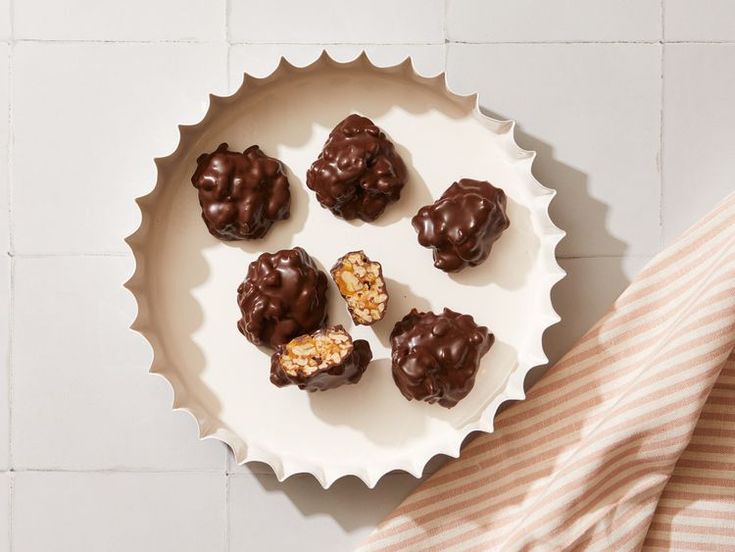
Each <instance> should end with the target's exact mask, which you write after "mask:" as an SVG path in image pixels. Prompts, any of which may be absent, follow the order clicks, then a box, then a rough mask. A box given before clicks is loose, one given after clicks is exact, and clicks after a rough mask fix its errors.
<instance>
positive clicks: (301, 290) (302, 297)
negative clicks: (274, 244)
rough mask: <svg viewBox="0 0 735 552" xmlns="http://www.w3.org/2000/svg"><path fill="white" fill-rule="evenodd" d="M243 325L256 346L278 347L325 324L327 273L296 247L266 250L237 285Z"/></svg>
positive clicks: (239, 322)
mask: <svg viewBox="0 0 735 552" xmlns="http://www.w3.org/2000/svg"><path fill="white" fill-rule="evenodd" d="M237 304H238V305H239V306H240V311H241V313H242V318H240V320H239V321H238V322H237V327H238V329H239V330H240V331H241V332H242V333H243V335H245V337H247V338H248V339H249V340H250V341H252V342H253V343H255V344H256V345H268V346H270V347H276V346H277V345H280V344H282V343H286V342H288V341H290V340H291V339H293V338H294V337H297V336H299V335H303V334H307V333H310V332H312V331H314V330H316V329H318V328H320V327H321V326H323V325H324V323H325V322H326V319H327V276H326V274H324V272H322V271H321V270H319V268H318V267H317V266H316V264H315V263H314V261H313V260H312V258H311V257H309V254H308V253H307V252H306V251H304V250H303V249H301V248H300V247H295V248H293V249H283V250H281V251H278V252H277V253H263V254H262V255H260V256H259V257H258V258H257V259H256V260H255V261H253V262H252V263H250V266H249V267H248V274H247V277H246V278H245V281H244V282H243V283H242V284H240V287H238V288H237Z"/></svg>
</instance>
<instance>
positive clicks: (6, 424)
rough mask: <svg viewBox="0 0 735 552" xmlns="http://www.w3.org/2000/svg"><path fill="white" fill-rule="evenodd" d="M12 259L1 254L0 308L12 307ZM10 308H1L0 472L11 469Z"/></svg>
mask: <svg viewBox="0 0 735 552" xmlns="http://www.w3.org/2000/svg"><path fill="white" fill-rule="evenodd" d="M10 265H11V259H10V257H9V256H7V255H6V254H4V253H0V306H6V307H9V306H10V270H11V267H10ZM9 377H10V308H0V471H4V470H7V469H8V468H9V467H10V404H9V400H8V399H9V394H8V391H9V388H8V380H9Z"/></svg>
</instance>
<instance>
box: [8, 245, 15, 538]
mask: <svg viewBox="0 0 735 552" xmlns="http://www.w3.org/2000/svg"><path fill="white" fill-rule="evenodd" d="M9 303H10V305H9V308H8V315H9V316H8V356H7V358H8V373H7V386H8V469H9V471H10V489H9V493H8V494H9V497H8V502H9V504H8V540H9V543H10V545H9V549H8V550H9V551H10V552H12V550H13V504H14V500H15V474H14V473H13V472H14V461H13V379H14V378H13V342H14V341H15V340H14V339H13V335H14V329H15V258H14V257H10V301H9Z"/></svg>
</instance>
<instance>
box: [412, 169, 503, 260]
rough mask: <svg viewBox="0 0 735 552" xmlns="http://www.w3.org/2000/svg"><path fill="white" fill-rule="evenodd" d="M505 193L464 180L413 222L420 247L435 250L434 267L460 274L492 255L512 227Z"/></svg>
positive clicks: (475, 181)
mask: <svg viewBox="0 0 735 552" xmlns="http://www.w3.org/2000/svg"><path fill="white" fill-rule="evenodd" d="M505 207H506V197H505V192H503V190H501V189H500V188H496V187H495V186H493V185H492V184H490V183H489V182H485V181H480V180H472V179H469V178H463V179H462V180H460V181H458V182H455V183H454V184H452V185H451V186H450V187H449V188H447V190H446V191H445V192H444V193H443V194H442V196H441V197H440V198H439V199H438V200H436V201H435V202H434V203H432V204H431V205H426V206H424V207H421V209H419V211H418V213H416V215H415V216H414V217H413V219H411V223H412V224H413V227H414V228H415V229H416V231H417V232H418V239H419V243H420V244H421V245H423V246H424V247H429V248H431V249H432V250H433V256H434V266H435V267H436V268H438V269H440V270H443V271H445V272H457V271H459V270H462V269H463V268H466V267H468V266H476V265H478V264H480V263H481V262H483V261H484V260H485V259H487V257H488V255H490V250H491V249H492V246H493V243H494V242H495V241H496V240H497V239H498V238H499V237H500V235H501V234H502V233H503V232H504V231H505V230H506V229H507V228H508V226H510V221H509V220H508V215H507V214H506V212H505Z"/></svg>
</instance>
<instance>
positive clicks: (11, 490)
mask: <svg viewBox="0 0 735 552" xmlns="http://www.w3.org/2000/svg"><path fill="white" fill-rule="evenodd" d="M8 19H9V22H10V42H9V46H10V47H9V51H8V113H7V116H8V145H7V146H8V147H7V156H8V158H7V163H8V166H7V186H8V189H7V194H6V198H7V202H8V249H9V251H8V255H9V256H10V282H9V283H10V289H9V292H10V298H9V305H8V335H7V345H8V353H7V369H8V370H7V371H8V373H7V383H6V385H7V386H8V392H7V399H8V403H7V408H8V411H7V412H8V470H9V475H8V478H9V482H8V540H7V544H8V552H12V550H13V547H14V546H13V525H14V523H13V518H14V516H13V510H14V503H15V474H14V473H13V341H14V339H13V330H14V327H15V259H14V258H13V253H14V251H15V236H14V232H13V169H12V167H13V145H14V142H15V129H14V127H13V99H14V93H13V91H14V88H15V86H14V81H13V63H14V61H15V0H8Z"/></svg>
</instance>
